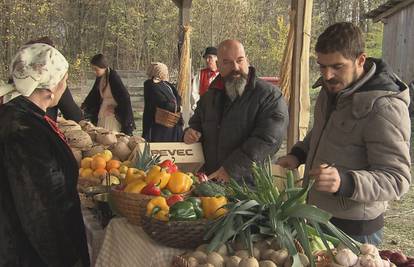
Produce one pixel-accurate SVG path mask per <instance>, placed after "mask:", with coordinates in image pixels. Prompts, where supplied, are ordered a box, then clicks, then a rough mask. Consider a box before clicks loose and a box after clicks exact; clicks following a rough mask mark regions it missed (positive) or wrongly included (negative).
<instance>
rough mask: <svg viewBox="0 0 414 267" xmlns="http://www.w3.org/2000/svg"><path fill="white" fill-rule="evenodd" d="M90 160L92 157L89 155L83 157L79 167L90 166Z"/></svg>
mask: <svg viewBox="0 0 414 267" xmlns="http://www.w3.org/2000/svg"><path fill="white" fill-rule="evenodd" d="M92 160H93V158H91V157H86V158H83V159H82V160H81V167H82V168H84V169H86V168H91V164H92Z"/></svg>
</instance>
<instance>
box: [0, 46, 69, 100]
mask: <svg viewBox="0 0 414 267" xmlns="http://www.w3.org/2000/svg"><path fill="white" fill-rule="evenodd" d="M68 68H69V64H68V62H67V61H66V59H65V57H64V56H63V55H62V54H61V53H60V52H59V51H58V50H57V49H56V48H54V47H52V46H50V45H47V44H43V43H36V44H30V45H25V46H22V47H21V48H20V49H19V51H18V52H17V54H16V56H15V57H14V59H13V60H12V63H11V64H10V75H11V77H12V78H13V84H6V83H5V82H3V81H0V97H1V96H4V98H3V103H6V102H8V101H10V100H12V99H13V98H15V97H17V96H19V95H23V96H30V95H31V94H32V93H33V91H34V90H36V89H41V88H43V89H49V90H53V89H54V88H55V87H56V85H57V84H58V83H59V82H60V81H61V80H62V79H63V77H64V76H65V74H66V72H67V71H68Z"/></svg>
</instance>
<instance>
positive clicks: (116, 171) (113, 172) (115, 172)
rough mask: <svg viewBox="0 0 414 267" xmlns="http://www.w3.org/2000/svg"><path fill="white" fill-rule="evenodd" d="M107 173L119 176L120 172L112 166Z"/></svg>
mask: <svg viewBox="0 0 414 267" xmlns="http://www.w3.org/2000/svg"><path fill="white" fill-rule="evenodd" d="M109 173H110V174H113V175H115V176H119V175H120V174H121V173H120V172H119V170H118V169H115V168H113V169H110V170H109Z"/></svg>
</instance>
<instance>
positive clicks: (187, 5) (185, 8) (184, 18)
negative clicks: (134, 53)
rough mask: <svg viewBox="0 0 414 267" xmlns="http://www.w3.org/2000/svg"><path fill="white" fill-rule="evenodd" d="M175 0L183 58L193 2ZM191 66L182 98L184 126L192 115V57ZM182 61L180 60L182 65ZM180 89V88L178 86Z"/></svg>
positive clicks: (179, 48) (179, 47) (179, 42)
mask: <svg viewBox="0 0 414 267" xmlns="http://www.w3.org/2000/svg"><path fill="white" fill-rule="evenodd" d="M173 1H174V2H175V4H176V5H177V6H178V8H179V9H180V11H179V27H180V32H179V36H178V58H181V51H182V46H183V42H184V26H190V20H191V4H192V0H173ZM189 60H190V62H189V64H190V67H189V68H188V72H189V73H188V75H185V76H187V77H188V81H186V82H187V85H188V86H187V88H188V89H187V91H186V92H185V93H184V94H183V99H182V100H181V102H182V107H183V110H182V114H183V119H184V127H187V126H188V120H189V119H190V115H191V101H190V98H191V73H192V71H191V57H190V59H189ZM181 64H182V63H181V62H180V65H181ZM178 89H179V88H178Z"/></svg>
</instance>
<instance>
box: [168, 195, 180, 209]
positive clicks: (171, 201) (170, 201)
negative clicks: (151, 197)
mask: <svg viewBox="0 0 414 267" xmlns="http://www.w3.org/2000/svg"><path fill="white" fill-rule="evenodd" d="M180 201H184V198H183V197H182V196H181V195H172V196H170V197H169V198H168V199H167V204H168V206H170V207H171V206H172V205H174V204H175V203H177V202H180Z"/></svg>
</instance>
